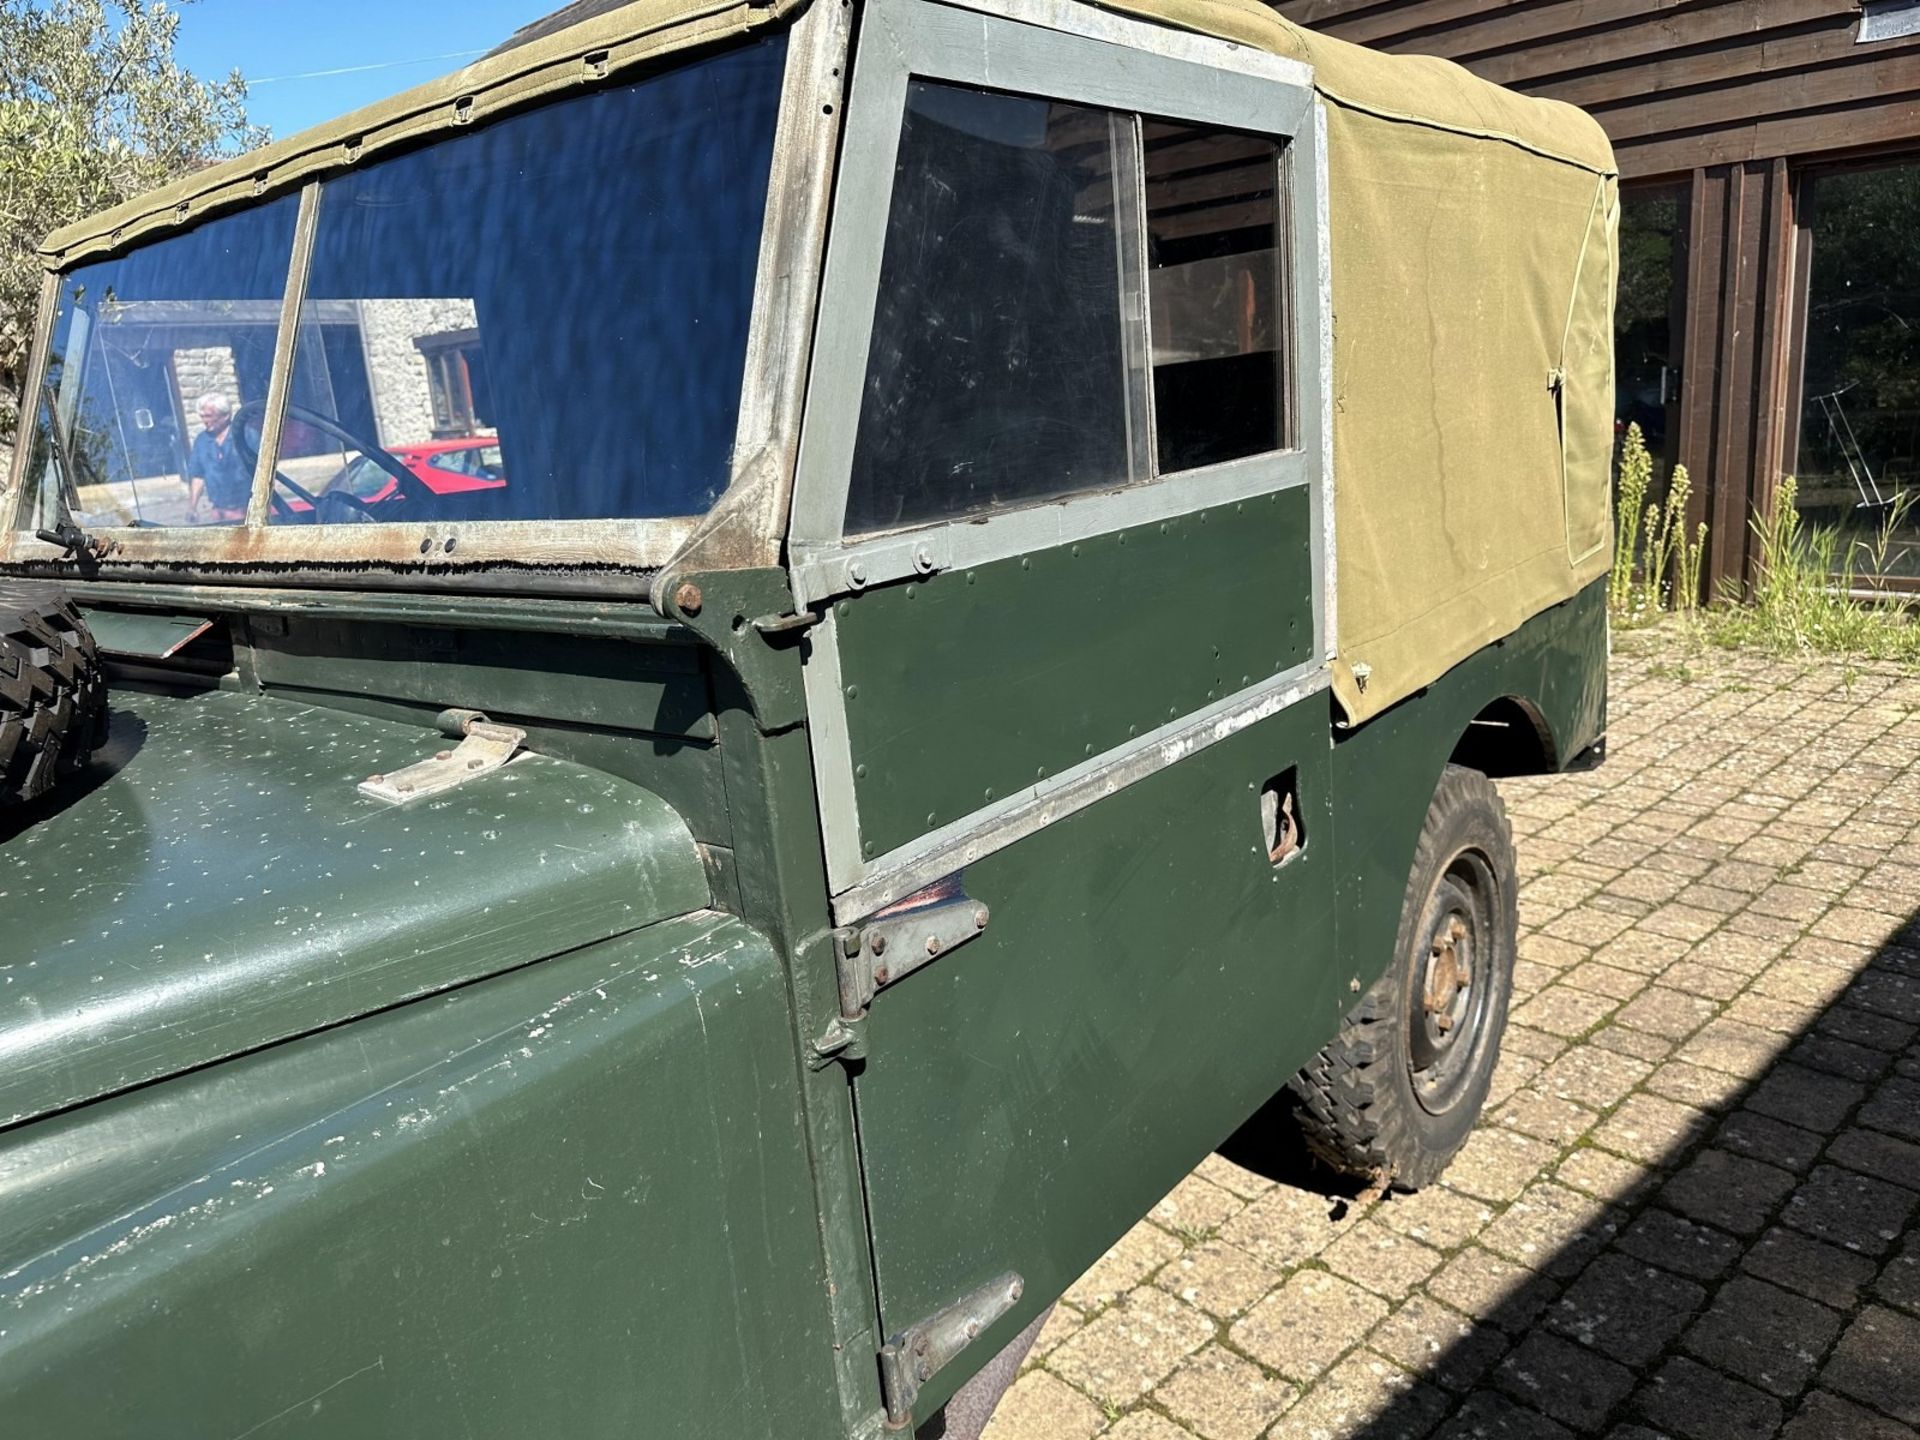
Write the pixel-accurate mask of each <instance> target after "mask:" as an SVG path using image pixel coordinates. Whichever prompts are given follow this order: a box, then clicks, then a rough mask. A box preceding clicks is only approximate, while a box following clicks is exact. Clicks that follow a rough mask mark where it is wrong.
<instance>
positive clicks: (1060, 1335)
mask: <svg viewBox="0 0 1920 1440" xmlns="http://www.w3.org/2000/svg"><path fill="white" fill-rule="evenodd" d="M1086 1323H1087V1317H1086V1316H1084V1315H1082V1314H1081V1313H1080V1312H1079V1311H1078V1310H1076V1309H1074V1308H1073V1306H1071V1305H1069V1304H1067V1302H1066V1301H1064V1300H1062V1301H1061V1302H1060V1303H1059V1304H1058V1305H1055V1306H1054V1307H1053V1312H1052V1313H1051V1314H1050V1315H1048V1316H1047V1323H1046V1324H1044V1325H1042V1326H1041V1327H1040V1333H1039V1334H1038V1335H1036V1336H1034V1337H1033V1348H1032V1349H1031V1350H1029V1351H1028V1352H1027V1354H1028V1356H1029V1357H1031V1358H1032V1359H1034V1360H1044V1359H1045V1358H1046V1357H1047V1355H1048V1354H1049V1353H1050V1352H1052V1351H1053V1350H1055V1349H1056V1348H1058V1346H1059V1345H1060V1342H1061V1341H1063V1340H1065V1339H1066V1338H1067V1337H1068V1336H1069V1335H1071V1334H1073V1332H1074V1331H1076V1330H1078V1329H1079V1328H1080V1327H1081V1326H1082V1325H1084V1324H1086Z"/></svg>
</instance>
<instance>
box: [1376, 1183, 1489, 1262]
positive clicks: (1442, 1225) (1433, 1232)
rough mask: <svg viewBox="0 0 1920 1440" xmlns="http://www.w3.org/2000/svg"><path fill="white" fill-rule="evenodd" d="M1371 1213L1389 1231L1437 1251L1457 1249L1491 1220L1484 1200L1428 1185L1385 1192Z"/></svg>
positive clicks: (1442, 1187) (1438, 1186)
mask: <svg viewBox="0 0 1920 1440" xmlns="http://www.w3.org/2000/svg"><path fill="white" fill-rule="evenodd" d="M1373 1216H1374V1218H1375V1219H1376V1220H1378V1221H1379V1222H1380V1223H1381V1224H1382V1225H1385V1226H1386V1227H1387V1228H1388V1229H1389V1230H1397V1231H1399V1232H1400V1233H1401V1234H1402V1235H1411V1236H1412V1237H1413V1238H1414V1239H1416V1240H1423V1241H1425V1242H1426V1243H1427V1244H1429V1245H1433V1246H1436V1247H1438V1248H1439V1249H1441V1250H1457V1249H1459V1248H1460V1246H1462V1245H1464V1244H1466V1243H1467V1241H1469V1240H1471V1239H1472V1238H1473V1237H1474V1236H1475V1235H1478V1234H1479V1233H1480V1230H1481V1228H1482V1227H1483V1226H1485V1225H1486V1223H1487V1222H1488V1221H1489V1220H1491V1219H1493V1210H1492V1209H1491V1208H1490V1207H1489V1206H1488V1205H1487V1204H1486V1203H1485V1202H1484V1201H1480V1200H1475V1199H1473V1198H1472V1197H1471V1196H1467V1195H1456V1194H1455V1193H1454V1192H1453V1191H1451V1190H1448V1189H1447V1188H1445V1187H1444V1186H1441V1185H1429V1186H1428V1187H1427V1188H1426V1189H1424V1190H1420V1191H1416V1192H1415V1193H1414V1194H1411V1195H1407V1194H1399V1193H1394V1194H1389V1195H1388V1196H1387V1197H1386V1199H1385V1200H1383V1201H1382V1202H1381V1203H1380V1204H1379V1205H1378V1206H1377V1207H1375V1209H1374V1212H1373Z"/></svg>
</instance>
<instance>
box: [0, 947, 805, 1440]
mask: <svg viewBox="0 0 1920 1440" xmlns="http://www.w3.org/2000/svg"><path fill="white" fill-rule="evenodd" d="M795 1068H796V1067H795V1063H794V1060H793V1048H792V1036H791V1022H790V1019H789V1015H788V1010H787V988H786V980H785V977H784V975H783V972H782V970H781V968H780V965H779V962H778V959H777V957H776V955H775V953H774V951H773V949H772V947H771V945H770V944H769V943H768V941H767V940H766V939H765V938H763V937H762V936H761V935H760V934H759V933H758V932H757V931H754V930H752V929H750V928H749V927H747V926H746V925H744V924H743V923H741V922H740V921H738V920H735V919H731V918H729V917H725V916H720V915H716V914H713V913H711V912H704V913H701V914H697V915H692V916H687V917H685V918H682V919H677V920H669V921H664V922H662V923H660V924H657V925H654V926H651V927H649V928H647V929H644V930H639V931H636V932H634V933H632V934H629V935H626V936H624V937H621V938H620V939H617V940H612V941H608V942H606V943H604V944H601V945H596V946H592V947H589V948H587V949H584V950H581V951H578V952H576V953H574V954H571V955H569V956H566V957H565V958H563V959H558V960H551V961H547V962H544V963H541V964H536V965H531V966H527V967H525V968H523V969H520V970H517V971H515V972H513V973H512V974H509V975H502V976H498V977H495V978H493V979H489V980H484V981H480V982H478V983H475V984H473V985H469V986H466V987H463V988H461V989H459V990H455V991H453V992H450V993H449V994H447V995H444V996H438V997H432V998H429V999H426V1000H422V1001H417V1002H415V1003H412V1004H408V1005H402V1006H399V1007H397V1008H395V1009H392V1010H388V1011H386V1012H384V1013H382V1014H380V1015H376V1016H372V1017H369V1018H366V1019H362V1020H359V1021H356V1022H354V1023H352V1024H349V1025H345V1026H340V1027H337V1028H335V1029H332V1030H329V1031H326V1032H324V1033H321V1034H318V1035H313V1036H309V1037H307V1038H305V1039H302V1040H296V1041H291V1042H288V1043H285V1044H282V1045H278V1046H273V1047H270V1048H268V1049H266V1050H262V1051H259V1052H256V1053H254V1054H252V1055H249V1056H246V1057H244V1058H241V1059H236V1060H229V1061H226V1062H223V1063H221V1064H217V1065H213V1066H210V1067H208V1068H205V1069H202V1070H199V1071H197V1072H195V1073H193V1074H191V1075H186V1076H182V1077H178V1078H176V1079H173V1080H170V1081H166V1082H164V1083H161V1084H157V1085H151V1086H147V1087H145V1088H143V1089H141V1090H137V1091H134V1092H132V1093H130V1094H127V1095H122V1096H118V1097H116V1098H113V1099H110V1100H106V1101H102V1102H100V1103H98V1104H94V1105H89V1106H85V1107H82V1108H80V1109H78V1110H74V1111H69V1112H68V1113H66V1114H63V1115H59V1116H53V1117H49V1118H46V1119H43V1120H40V1121H37V1122H34V1123H32V1124H28V1125H24V1126H20V1127H18V1128H16V1129H14V1130H12V1131H10V1132H7V1133H6V1134H4V1135H0V1415H4V1416H5V1417H6V1418H5V1422H4V1425H0V1429H4V1430H5V1432H6V1434H7V1435H8V1436H9V1437H15V1440H69V1437H75V1440H77V1437H82V1436H84V1437H87V1440H114V1437H128V1440H133V1437H138V1440H171V1437H181V1440H188V1437H191V1440H203V1437H207V1436H238V1435H254V1436H268V1435H270V1436H274V1437H280V1436H288V1435H305V1436H339V1437H353V1440H361V1437H367V1436H407V1437H410V1440H434V1437H441V1436H445V1437H450V1440H451V1437H463V1440H487V1437H516V1440H519V1437H526V1436H535V1435H553V1436H568V1437H590V1436H621V1437H630V1436H635V1435H660V1436H674V1437H696V1440H697V1437H716V1440H718V1437H725V1440H742V1437H774V1436H778V1437H781V1440H786V1437H792V1436H828V1435H832V1434H835V1433H840V1420H839V1409H838V1405H837V1402H836V1399H835V1390H834V1385H833V1381H832V1369H831V1365H832V1355H831V1347H830V1346H829V1345H828V1344H826V1343H825V1342H824V1340H823V1339H822V1336H823V1335H825V1334H826V1333H827V1323H826V1318H825V1316H826V1304H827V1300H826V1285H825V1283H824V1279H823V1276H822V1273H821V1260H820V1253H821V1252H820V1238H819V1233H818V1229H817V1226H816V1223H815V1220H814V1201H813V1194H812V1187H811V1179H810V1175H809V1171H808V1161H807V1155H806V1148H805V1139H804V1134H803V1130H802V1122H801V1115H800V1109H799V1094H798V1090H797V1087H796V1082H795Z"/></svg>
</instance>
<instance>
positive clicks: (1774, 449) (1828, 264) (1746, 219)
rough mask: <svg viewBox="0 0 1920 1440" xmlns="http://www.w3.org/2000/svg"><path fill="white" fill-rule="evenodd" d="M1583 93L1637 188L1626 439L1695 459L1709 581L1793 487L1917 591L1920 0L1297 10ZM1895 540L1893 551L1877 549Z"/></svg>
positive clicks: (1624, 308)
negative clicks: (1781, 493) (1635, 429)
mask: <svg viewBox="0 0 1920 1440" xmlns="http://www.w3.org/2000/svg"><path fill="white" fill-rule="evenodd" d="M1279 8H1280V10H1281V11H1282V12H1283V13H1285V14H1286V15H1287V16H1288V17H1289V18H1291V19H1294V20H1297V21H1300V22H1301V23H1303V24H1306V25H1308V26H1310V27H1312V28H1314V29H1316V30H1319V31H1322V32H1324V33H1326V34H1329V35H1337V36H1340V37H1341V38H1343V39H1348V40H1355V41H1359V42H1361V43H1363V44H1367V45H1371V46H1374V47H1376V48H1378V49H1384V50H1395V51H1405V52H1417V53H1424V54H1431V55H1443V56H1446V57H1448V58H1449V59H1452V60H1456V61H1458V62H1459V63H1461V64H1462V65H1465V66H1466V67H1467V68H1468V69H1470V70H1473V71H1475V72H1476V73H1478V74H1480V75H1483V76H1485V77H1487V78H1488V79H1491V80H1496V81H1499V82H1500V83H1501V84H1504V85H1510V86H1513V87H1514V88H1516V89H1520V90H1525V91H1528V92H1530V93H1533V94H1538V95H1551V96H1555V97H1557V98H1560V99H1563V100H1569V101H1572V102H1573V103H1575V104H1577V105H1580V106H1582V107H1583V108H1585V109H1586V110H1588V111H1590V112H1591V113H1592V114H1593V115H1594V116H1595V118H1597V119H1598V120H1599V121H1600V123H1601V124H1602V125H1603V126H1604V127H1605V128H1606V130H1607V133H1608V135H1609V136H1611V137H1612V140H1613V145H1614V149H1615V152H1616V154H1617V156H1618V158H1619V163H1620V173H1621V178H1622V205H1621V217H1622V223H1621V252H1622V263H1621V284H1620V295H1619V305H1618V313H1617V317H1616V326H1617V331H1618V333H1617V340H1618V349H1619V360H1618V366H1619V369H1618V383H1617V401H1618V406H1617V409H1618V416H1619V423H1620V427H1621V429H1622V430H1624V428H1625V425H1626V424H1627V423H1628V422H1629V421H1635V422H1638V423H1639V424H1640V426H1641V428H1642V430H1643V431H1644V432H1645V433H1646V435H1647V436H1648V439H1649V443H1650V445H1651V447H1652V448H1653V449H1654V451H1655V453H1656V456H1657V457H1658V458H1659V459H1660V460H1661V462H1662V468H1663V469H1664V466H1665V465H1670V464H1672V463H1674V462H1679V463H1684V464H1685V465H1686V466H1687V468H1688V470H1689V472H1690V474H1691V475H1692V477H1693V482H1694V492H1695V497H1696V498H1695V506H1696V513H1697V517H1698V518H1699V519H1704V520H1706V521H1707V522H1708V523H1709V525H1710V526H1711V531H1710V536H1711V538H1710V541H1709V549H1708V556H1707V562H1708V563H1707V572H1708V575H1707V583H1708V585H1709V586H1710V587H1711V586H1716V585H1718V584H1719V583H1721V582H1722V581H1728V582H1739V583H1744V582H1746V581H1748V580H1750V579H1751V576H1752V573H1753V559H1754V555H1753V552H1754V541H1753V535H1752V531H1751V527H1750V526H1749V524H1748V521H1749V518H1750V517H1751V516H1753V515H1754V514H1755V513H1757V512H1764V511H1765V510H1766V508H1767V507H1769V506H1770V505H1771V502H1772V499H1773V496H1774V493H1775V489H1776V487H1777V486H1778V484H1779V481H1780V479H1781V477H1782V476H1784V475H1794V476H1795V477H1796V482H1797V487H1798V495H1799V505H1800V508H1801V511H1802V514H1803V516H1804V517H1805V518H1806V519H1807V520H1808V521H1809V522H1812V523H1814V524H1819V525H1827V526H1832V527H1835V528H1836V529H1837V530H1838V531H1839V534H1840V537H1841V540H1840V544H1839V546H1838V550H1839V558H1840V560H1841V562H1842V563H1850V564H1851V565H1852V568H1853V570H1854V572H1855V573H1856V575H1858V576H1859V577H1860V578H1862V579H1863V580H1864V579H1866V578H1867V577H1869V576H1884V577H1886V578H1887V579H1888V580H1890V581H1895V582H1899V581H1904V582H1906V583H1907V584H1911V585H1916V586H1920V511H1916V512H1915V513H1912V514H1909V513H1908V512H1907V510H1906V500H1905V499H1904V498H1903V497H1905V496H1908V495H1912V496H1914V497H1915V499H1916V500H1920V0H1281V3H1280V4H1279ZM1882 536H1885V537H1886V538H1887V540H1888V541H1890V543H1885V544H1881V543H1878V541H1879V539H1880V537H1882Z"/></svg>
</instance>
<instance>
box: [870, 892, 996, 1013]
mask: <svg viewBox="0 0 1920 1440" xmlns="http://www.w3.org/2000/svg"><path fill="white" fill-rule="evenodd" d="M909 907H910V908H909ZM987 918H988V917H987V907H986V906H984V905H982V904H981V903H980V902H979V901H977V900H969V899H968V898H967V897H966V896H965V895H961V894H957V893H950V894H948V895H947V898H944V899H939V900H935V901H933V902H932V903H930V904H915V903H914V900H913V899H908V900H904V901H902V902H901V903H900V904H899V905H896V906H894V907H892V908H891V909H888V910H882V911H881V912H880V913H879V914H878V915H875V916H874V917H873V918H871V919H869V920H867V921H866V922H865V923H863V924H860V925H854V926H848V927H847V928H845V929H841V930H836V931H834V939H835V941H836V943H837V945H838V950H837V954H838V956H839V967H840V1013H841V1015H842V1016H844V1017H845V1018H846V1019H849V1020H852V1019H854V1018H856V1017H858V1016H861V1015H864V1014H866V1012H867V1006H869V1005H871V1004H872V1003H873V997H874V995H875V993H876V992H877V991H879V990H881V989H883V988H884V987H886V986H888V985H891V984H892V983H893V982H894V981H896V980H898V979H900V978H901V977H902V976H903V975H910V974H912V973H913V972H914V971H915V970H918V969H919V968H920V967H921V966H922V965H925V964H928V963H929V962H931V961H933V960H936V959H938V958H939V957H940V956H942V955H944V954H946V953H947V952H948V951H949V950H952V949H953V948H954V947H955V946H958V945H964V944H966V943H967V941H969V940H971V939H973V937H974V936H976V935H978V934H979V933H980V932H981V931H982V930H985V929H986V928H987Z"/></svg>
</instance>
